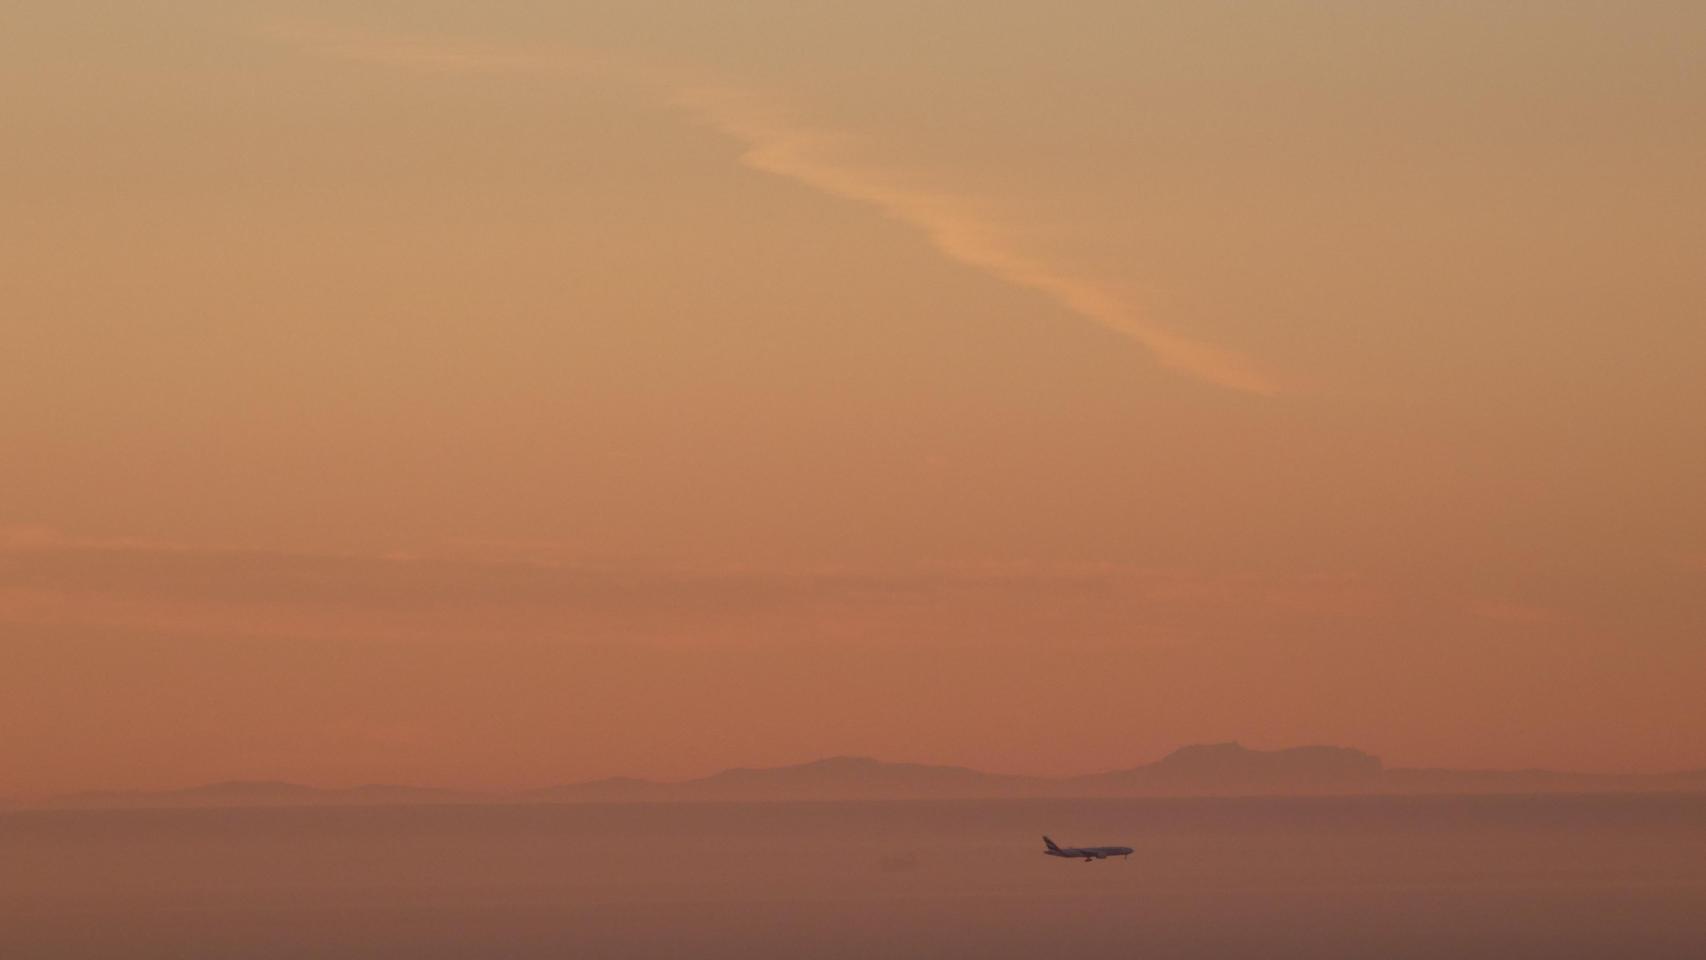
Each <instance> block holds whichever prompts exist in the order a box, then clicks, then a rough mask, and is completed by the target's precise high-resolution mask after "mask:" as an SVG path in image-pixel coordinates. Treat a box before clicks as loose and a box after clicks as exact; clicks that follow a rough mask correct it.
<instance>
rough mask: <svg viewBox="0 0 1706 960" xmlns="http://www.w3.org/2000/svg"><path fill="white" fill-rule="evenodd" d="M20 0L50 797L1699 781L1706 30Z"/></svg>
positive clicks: (30, 486) (26, 277)
mask: <svg viewBox="0 0 1706 960" xmlns="http://www.w3.org/2000/svg"><path fill="white" fill-rule="evenodd" d="M14 6H15V7H16V8H15V9H12V10H10V11H9V12H8V14H6V16H5V17H4V21H5V23H4V27H3V28H0V133H3V134H4V143H5V147H4V154H3V156H4V160H3V162H0V174H3V175H0V220H3V222H4V223H5V225H6V226H5V228H4V229H3V230H0V333H3V334H4V344H5V347H6V349H4V350H3V351H0V757H3V758H4V762H3V763H0V770H3V773H0V794H4V793H14V794H31V793H38V792H45V791H53V790H64V789H75V788H83V787H93V786H164V785H178V784H184V783H191V782H198V781H205V780H214V779H225V778H235V777H267V778H287V779H296V780H303V781H309V782H315V783H327V784H338V783H355V782H367V781H376V780H380V781H383V780H391V781H398V780H406V781H415V782H429V783H440V784H452V785H467V786H488V787H496V786H509V785H533V784H543V783H550V782H556V781H562V780H571V779H581V778H588V777H595V776H604V775H610V774H618V773H621V774H634V775H649V776H687V775H695V774H701V773H705V772H708V771H710V770H713V769H716V768H718V767H722V766H728V765H736V764H749V765H750V764H765V763H779V762H789V761H796V760H803V759H809V758H812V757H816V756H821V755H827V754H834V753H860V754H871V755H876V756H880V757H884V758H890V759H897V760H915V761H925V762H954V763H965V764H969V765H974V766H980V767H986V768H990V769H997V770H1004V771H1015V772H1077V771H1088V770H1094V769H1105V768H1110V767H1117V766H1124V765H1130V764H1133V763H1137V762H1141V761H1145V760H1148V759H1152V758H1154V757H1155V756H1157V755H1159V754H1161V753H1163V752H1165V751H1166V750H1168V749H1170V748H1172V747H1173V746H1176V745H1178V744H1181V743H1186V742H1192V741H1201V740H1220V739H1239V740H1242V741H1244V742H1246V743H1248V744H1251V745H1255V746H1275V745H1286V744H1292V743H1299V742H1331V743H1342V744H1348V745H1355V746H1360V747H1363V748H1365V749H1368V750H1371V751H1373V752H1376V753H1379V754H1381V755H1382V756H1383V757H1385V758H1386V759H1387V761H1388V762H1389V763H1392V764H1403V765H1455V766H1531V765H1532V766H1552V767H1565V768H1581V769H1598V770H1658V769H1668V768H1678V767H1699V766H1706V707H1703V706H1702V705H1701V704H1702V698H1701V697H1700V693H1699V687H1700V678H1701V677H1702V676H1706V496H1703V494H1702V491H1706V385H1703V382H1702V377H1701V368H1702V363H1703V361H1706V269H1702V263H1703V261H1706V178H1702V176H1701V175H1700V171H1701V170H1702V169H1706V121H1703V118H1706V73H1703V71H1702V66H1701V63H1702V61H1701V50H1702V49H1706V6H1703V5H1700V4H1696V3H1683V2H1678V3H1661V2H1645V3H1628V2H1619V3H1612V2H1605V3H1582V2H1556V3H1545V4H1534V3H1514V2H1513V3H1488V2H1474V3H1470V2H1463V3H1428V4H1368V3H1362V2H1343V3H1326V2H1319V3H1303V2H1298V3H1237V4H1234V3H1214V2H1199V0H1192V2H1184V0H1180V2H1170V3H1140V2H1129V0H1121V2H1112V0H1110V2H1083V3H1069V4H1061V3H1040V2H1017V0H1001V2H995V0H985V2H977V3H971V2H964V3H946V2H917V0H909V2H904V3H903V2H888V0H883V2H867V3H859V4H852V3H826V2H801V0H759V2H746V3H728V4H711V3H705V4H685V3H663V2H656V0H653V2H629V0H624V2H606V3H590V2H587V3H576V2H551V3H546V2H540V0H531V2H528V0H494V2H491V3H482V4H474V5H470V4H463V3H448V2H409V3H403V2H377V0H339V2H335V3H334V2H329V0H327V2H308V0H294V2H293V0H272V2H262V0H256V2H235V3H233V2H219V3H214V2H208V0H186V2H173V3H153V4H148V3H140V4H139V3H122V4H116V3H115V4H102V3H93V4H65V3H59V2H48V0H24V3H23V4H22V5H21V6H16V5H14Z"/></svg>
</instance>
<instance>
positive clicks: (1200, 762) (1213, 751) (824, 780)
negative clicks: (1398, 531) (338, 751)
mask: <svg viewBox="0 0 1706 960" xmlns="http://www.w3.org/2000/svg"><path fill="white" fill-rule="evenodd" d="M1663 791H1706V770H1695V771H1687V772H1681V773H1670V774H1640V775H1616V774H1588V773H1559V772H1555V771H1549V770H1508V771H1507V770H1441V769H1403V768H1388V767H1386V766H1384V765H1383V764H1382V763H1381V762H1380V758H1379V757H1376V756H1373V755H1372V754H1368V753H1364V752H1362V751H1361V750H1355V749H1351V748H1349V747H1325V746H1308V747H1292V748H1289V749H1285V750H1251V749H1249V748H1246V747H1243V746H1240V745H1239V744H1236V743H1215V744H1201V745H1196V746H1188V747H1182V748H1180V749H1178V750H1175V751H1173V752H1172V753H1170V754H1168V755H1167V756H1165V757H1163V758H1162V759H1160V760H1157V761H1155V762H1154V763H1148V764H1144V765H1142V766H1138V767H1132V768H1129V769H1125V770H1113V771H1109V772H1107V773H1095V774H1087V775H1083V776H1076V777H1028V776H1018V775H1011V774H999V773H984V772H982V771H978V770H971V769H968V768H966V767H950V766H933V765H928V764H917V763H885V762H883V761H880V760H872V759H870V758H867V757H830V758H827V759H824V760H814V761H812V762H810V763H801V764H795V765H791V766H782V767H761V768H746V767H741V768H736V769H732V770H724V771H722V772H721V773H716V774H712V775H711V776H708V777H702V778H699V779H696V780H680V781H672V782H659V781H653V780H637V779H633V778H630V777H617V778H612V779H608V780H592V781H586V782H582V783H570V784H564V785H561V786H555V787H547V788H544V789H540V790H529V791H525V792H520V793H509V794H489V793H474V792H462V791H455V790H437V789H432V788H425V787H403V786H380V785H375V786H365V787H354V788H349V789H340V790H325V789H319V788H315V787H305V786H301V785H298V784H292V783H274V782H252V781H239V782H231V783H217V784H210V785H208V786H202V787H192V788H190V789H187V790H172V791H163V792H145V791H130V792H101V793H78V794H69V795H66V796H61V797H57V798H54V799H52V800H50V801H48V802H47V803H45V804H41V805H39V806H47V807H53V808H82V809H87V808H115V807H129V808H140V807H172V808H178V807H245V806H246V807H255V806H364V805H373V806H378V805H398V804H409V805H413V804H447V803H668V802H715V801H799V800H947V799H985V798H987V799H996V798H1044V797H1053V798H1068V797H1146V796H1147V797H1155V796H1261V795H1298V796H1307V795H1329V794H1420V793H1434V794H1449V793H1597V792H1663Z"/></svg>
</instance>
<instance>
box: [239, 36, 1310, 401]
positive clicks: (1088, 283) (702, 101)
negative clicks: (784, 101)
mask: <svg viewBox="0 0 1706 960" xmlns="http://www.w3.org/2000/svg"><path fill="white" fill-rule="evenodd" d="M267 33H268V35H269V36H271V37H272V38H273V39H274V40H276V41H281V42H285V43H288V44H290V45H293V46H296V47H298V48H301V49H307V50H310V51H312V52H314V53H316V54H319V55H322V56H331V57H335V58H338V59H346V60H360V61H366V62H372V63H381V64H388V65H393V66H403V67H413V68H419V69H430V70H439V71H446V72H468V71H474V72H486V73H509V72H534V73H542V72H549V71H551V70H567V71H572V72H574V73H575V74H577V75H580V76H589V75H591V76H599V77H603V78H605V79H616V80H618V81H620V82H624V83H628V84H636V85H640V86H643V87H648V88H652V89H654V90H656V91H657V92H658V94H659V95H660V96H661V98H662V99H663V100H665V101H666V102H668V103H670V104H672V105H674V106H675V107H677V108H679V109H681V110H683V111H685V112H687V113H688V114H689V115H690V116H691V117H693V118H694V119H695V120H697V121H698V122H699V123H701V124H703V125H704V126H707V127H709V128H710V129H712V130H715V131H716V132H718V133H720V134H722V135H724V136H726V137H729V138H730V139H732V140H735V141H737V142H739V143H740V144H742V145H743V146H744V147H745V148H746V149H745V152H744V153H743V154H742V155H741V162H742V163H744V164H745V165H746V166H748V167H750V168H751V169H754V170H758V171H760V172H763V173H767V174H770V175H772V176H776V177H782V178H784V179H788V180H792V181H794V182H796V183H800V184H803V185H805V186H807V187H810V188H812V189H814V190H817V191H819V192H821V193H824V194H828V195H830V196H833V197H836V198H839V199H842V200H848V201H851V202H855V203H862V204H865V205H868V206H871V207H875V208H876V209H877V210H879V211H880V212H882V214H883V215H884V216H886V217H888V218H890V219H892V220H894V221H896V222H898V223H902V224H905V225H906V226H909V227H912V228H913V229H916V230H918V231H920V232H921V233H923V234H924V235H925V236H926V237H927V238H928V239H929V241H930V243H931V245H932V246H933V247H935V249H936V250H937V251H938V252H939V253H941V254H942V255H943V256H944V257H946V258H948V259H949V260H951V261H954V262H955V263H960V264H963V265H965V266H968V267H971V268H973V269H975V270H979V271H981V272H983V273H985V274H987V275H989V276H991V277H994V278H996V279H997V280H1000V281H1001V282H1003V283H1006V284H1008V285H1010V286H1013V287H1017V288H1020V289H1024V290H1030V291H1034V292H1036V293H1039V294H1041V295H1043V296H1045V297H1047V298H1048V299H1050V300H1052V301H1054V302H1055V303H1057V304H1059V305H1060V306H1062V307H1064V308H1065V309H1067V310H1068V311H1070V312H1072V313H1073V314H1076V315H1077V316H1079V317H1082V318H1084V319H1086V320H1089V321H1091V322H1093V323H1095V324H1098V325H1100V326H1102V327H1105V328H1107V329H1110V330H1113V331H1115V332H1116V333H1119V334H1122V335H1124V336H1125V337H1128V338H1129V339H1131V340H1133V341H1135V342H1136V343H1138V344H1139V345H1140V346H1142V347H1143V348H1144V349H1146V350H1147V351H1148V352H1149V354H1150V355H1151V356H1152V357H1154V359H1155V360H1156V362H1158V363H1159V364H1161V365H1162V366H1164V367H1166V368H1168V369H1171V370H1174V371H1176V372H1178V373H1181V374H1184V375H1186V376H1189V377H1192V378H1194V379H1197V380H1201V381H1204V382H1207V383H1211V384H1214V385H1216V386H1220V387H1224V388H1227V389H1231V390H1236V391H1240V392H1244V393H1251V394H1258V395H1261V396H1274V395H1276V394H1278V393H1279V392H1280V390H1279V387H1278V385H1277V384H1276V382H1275V380H1274V378H1273V377H1272V376H1270V375H1269V374H1268V373H1266V372H1264V371H1262V370H1260V369H1259V368H1258V367H1257V365H1256V364H1255V363H1254V362H1252V361H1251V360H1250V359H1249V358H1248V357H1245V356H1243V355H1241V354H1239V353H1236V352H1234V351H1231V350H1228V349H1226V348H1224V347H1220V346H1218V345H1215V344H1212V343H1208V342H1206V341H1203V340H1198V339H1195V338H1192V337H1188V336H1185V335H1183V334H1180V333H1176V332H1174V331H1172V330H1168V329H1166V328H1164V327H1161V326H1159V325H1157V324H1155V323H1152V322H1150V321H1148V320H1145V319H1143V318H1142V316H1141V315H1140V311H1139V310H1138V309H1137V308H1135V307H1134V306H1133V305H1132V304H1130V303H1128V302H1126V300H1125V299H1124V298H1122V297H1121V296H1119V295H1118V294H1116V293H1115V292H1114V291H1112V290H1110V289H1109V288H1108V287H1107V285H1105V284H1102V283H1099V282H1097V281H1095V280H1092V279H1089V278H1087V277H1085V276H1082V275H1080V273H1079V272H1078V271H1076V270H1074V269H1072V268H1071V267H1070V266H1068V265H1065V264H1060V263H1056V262H1052V261H1050V260H1048V259H1045V258H1041V257H1038V256H1035V255H1033V254H1031V253H1027V252H1025V250H1024V249H1023V244H1022V242H1021V240H1020V239H1019V236H1018V235H1019V234H1020V233H1021V232H1022V231H1019V230H1016V229H1012V228H1009V227H1006V226H1003V225H1002V224H1001V223H1000V222H999V219H998V218H996V217H993V216H990V215H989V214H988V213H986V212H985V211H983V210H982V209H981V208H980V205H979V204H978V203H977V202H975V201H974V200H973V199H971V198H969V197H966V196H963V195H959V194H955V193H952V192H949V191H943V190H936V189H923V188H919V187H917V186H912V185H909V184H908V183H906V182H905V181H906V177H905V176H904V175H902V174H901V173H899V172H898V171H895V170H891V169H885V168H882V167H879V166H875V165H871V164H868V163H860V162H856V161H853V160H850V159H848V158H847V157H846V156H845V150H844V149H842V148H844V147H845V145H847V144H848V143H849V142H850V141H851V140H852V138H851V137H850V136H849V135H847V134H846V133H843V132H840V131H836V130H831V129H828V128H823V127H816V126H812V125H810V124H808V123H804V122H801V121H799V120H797V119H795V117H794V116H793V115H792V113H791V112H790V111H788V110H785V109H783V108H782V107H781V106H780V104H779V103H778V101H777V100H776V99H775V98H773V97H770V96H768V95H765V94H762V93H760V92H757V91H754V90H750V89H744V88H740V87H736V86H732V85H727V84H714V83H702V82H698V81H695V80H692V79H688V78H686V77H684V76H683V75H682V73H681V71H679V70H676V69H672V68H667V67H658V66H657V65H655V64H648V63H645V62H644V61H643V60H641V59H640V58H631V59H628V60H626V61H624V60H620V59H618V58H613V57H607V56H581V55H576V56H568V55H563V56H557V57H550V58H546V57H540V56H529V55H522V54H515V53H510V52H506V51H503V50H498V49H495V48H492V47H489V46H474V45H453V44H443V43H438V42H433V41H429V40H424V39H421V38H416V37H405V38H378V37H364V36H352V35H350V34H347V33H342V32H338V31H333V30H327V29H324V28H304V27H301V26H290V27H278V26H275V27H274V28H272V29H270V30H268V31H267Z"/></svg>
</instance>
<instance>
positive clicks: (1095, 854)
mask: <svg viewBox="0 0 1706 960" xmlns="http://www.w3.org/2000/svg"><path fill="white" fill-rule="evenodd" d="M1043 845H1044V846H1046V847H1048V849H1047V850H1044V851H1043V853H1045V854H1047V855H1049V856H1051V857H1065V858H1066V859H1068V860H1077V859H1079V858H1083V860H1084V862H1085V863H1089V862H1090V861H1092V860H1106V859H1108V858H1109V857H1130V856H1131V848H1130V847H1060V846H1056V845H1055V842H1054V841H1053V840H1050V839H1049V838H1048V837H1043Z"/></svg>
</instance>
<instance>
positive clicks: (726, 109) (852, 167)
mask: <svg viewBox="0 0 1706 960" xmlns="http://www.w3.org/2000/svg"><path fill="white" fill-rule="evenodd" d="M672 100H673V101H674V102H676V103H677V104H679V105H681V106H682V107H684V108H686V109H687V110H689V111H690V112H691V113H692V114H693V115H694V116H696V117H698V118H699V119H700V120H701V121H703V122H704V123H706V124H708V125H709V126H710V127H712V128H713V129H715V130H717V131H719V132H721V133H723V134H726V135H727V136H729V137H732V138H734V139H735V140H738V141H740V142H741V143H743V144H745V145H746V147H747V150H746V152H745V153H744V154H743V155H742V157H741V159H742V162H744V163H745V164H746V165H747V166H749V167H752V168H753V169H755V170H762V171H764V172H765V173H770V174H774V175H776V176H779V177H786V178H788V179H790V180H795V181H798V182H800V183H803V184H805V185H807V186H809V187H812V188H813V189H816V190H820V191H822V192H824V193H827V194H830V195H832V196H835V197H840V198H842V199H844V200H852V201H855V202H858V203H864V204H868V205H870V206H873V207H876V208H877V209H878V210H880V211H882V213H883V214H884V215H885V216H888V217H889V218H891V219H893V220H896V221H898V222H900V223H904V224H906V225H907V226H910V227H913V228H915V229H917V230H919V231H921V232H923V233H924V235H925V236H926V237H928V238H929V240H930V243H931V244H932V245H933V246H935V248H936V249H937V250H938V251H940V252H941V253H942V255H943V256H945V257H947V258H948V259H950V260H953V261H955V262H957V263H962V264H965V265H966V266H969V267H973V268H975V269H978V270H981V271H983V272H984V273H987V274H989V275H990V276H993V277H995V278H997V279H999V280H1001V281H1002V282H1004V283H1007V284H1009V285H1011V286H1015V287H1019V288H1022V289H1026V290H1033V291H1036V292H1038V293H1041V294H1043V295H1044V296H1046V297H1048V298H1049V299H1051V300H1053V301H1054V302H1056V303H1058V304H1059V305H1061V306H1063V307H1065V308H1066V309H1068V310H1070V311H1072V312H1073V313H1075V314H1077V315H1078V316H1080V317H1083V318H1085V319H1086V320H1090V321H1093V322H1095V323H1098V324H1100V325H1102V326H1104V327H1107V328H1109V329H1111V330H1114V331H1116V332H1118V333H1122V334H1124V335H1126V336H1128V337H1130V338H1131V339H1133V340H1135V341H1137V342H1138V343H1139V344H1141V345H1142V346H1143V347H1144V348H1146V349H1147V350H1148V351H1149V352H1150V354H1151V355H1153V356H1154V357H1155V359H1156V360H1157V361H1158V362H1159V363H1161V365H1163V366H1165V367H1168V368H1171V369H1173V370H1177V371H1179V372H1181V373H1184V374H1187V375H1189V376H1192V377H1195V378H1197V379H1200V380H1205V381H1207V382H1209V383H1213V384H1216V385H1218V386H1222V387H1228V388H1230V389H1233V390H1241V391H1245V392H1248V393H1257V394H1264V395H1271V394H1273V393H1275V392H1277V391H1276V388H1275V385H1274V382H1273V380H1272V379H1271V378H1270V377H1269V376H1268V375H1267V374H1264V373H1263V372H1261V371H1260V370H1258V369H1257V367H1256V365H1255V364H1254V363H1252V362H1251V361H1250V360H1249V359H1247V358H1245V357H1243V356H1240V355H1239V354H1237V353H1235V352H1233V351H1230V350H1227V349H1224V348H1222V347H1219V346H1216V345H1214V344H1211V343H1207V342H1204V341H1201V340H1196V339H1193V338H1191V337H1187V336H1184V335H1182V334H1178V333H1175V332H1173V331H1171V330H1167V329H1164V328H1162V327H1161V326H1159V325H1157V324H1154V323H1151V322H1149V321H1147V320H1145V319H1143V318H1142V316H1141V313H1140V311H1138V310H1137V309H1136V308H1134V307H1133V306H1132V305H1131V304H1129V303H1127V302H1125V301H1124V299H1123V298H1121V297H1120V296H1118V295H1117V294H1115V293H1114V292H1113V291H1112V290H1111V289H1109V288H1108V287H1107V286H1106V285H1104V284H1100V283H1097V282H1096V281H1094V280H1091V279H1088V278H1087V277H1084V276H1081V275H1079V274H1078V273H1077V272H1076V271H1075V270H1073V269H1072V268H1071V267H1070V266H1068V265H1065V264H1061V263H1056V262H1053V261H1050V260H1048V259H1045V258H1042V257H1038V256H1034V255H1031V254H1029V253H1026V252H1025V251H1024V249H1023V239H1022V234H1023V231H1022V230H1020V229H1018V228H1015V227H1012V226H1008V225H1004V224H1002V223H1001V222H1000V221H999V219H998V218H996V217H993V216H991V215H990V214H988V213H986V212H984V211H983V210H981V209H980V207H981V205H980V204H979V203H977V202H976V201H974V200H973V199H972V198H970V197H967V196H963V195H960V194H956V193H954V192H952V191H946V190H938V189H929V188H920V187H916V186H912V185H909V183H908V182H907V181H908V179H909V178H907V177H905V176H903V175H901V174H900V173H897V172H895V171H892V170H887V169H884V168H882V167H879V166H875V165H871V164H867V163H860V162H857V161H854V160H852V159H850V158H849V157H847V156H846V154H845V152H843V150H842V149H841V148H842V147H843V145H844V144H846V143H847V142H848V141H849V139H850V138H849V137H848V135H846V134H845V133H841V132H839V131H835V130H830V129H826V128H821V127H815V126H813V125H811V124H809V123H806V122H803V121H801V120H798V119H796V117H795V116H794V115H793V114H792V113H791V112H790V111H787V110H785V109H783V108H782V107H780V106H779V105H778V104H777V103H776V101H775V100H774V99H773V98H771V97H768V96H765V95H762V94H758V93H755V92H752V91H747V90H742V89H739V88H736V87H730V86H689V87H684V88H681V89H678V90H676V91H675V92H674V94H673V96H672Z"/></svg>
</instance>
